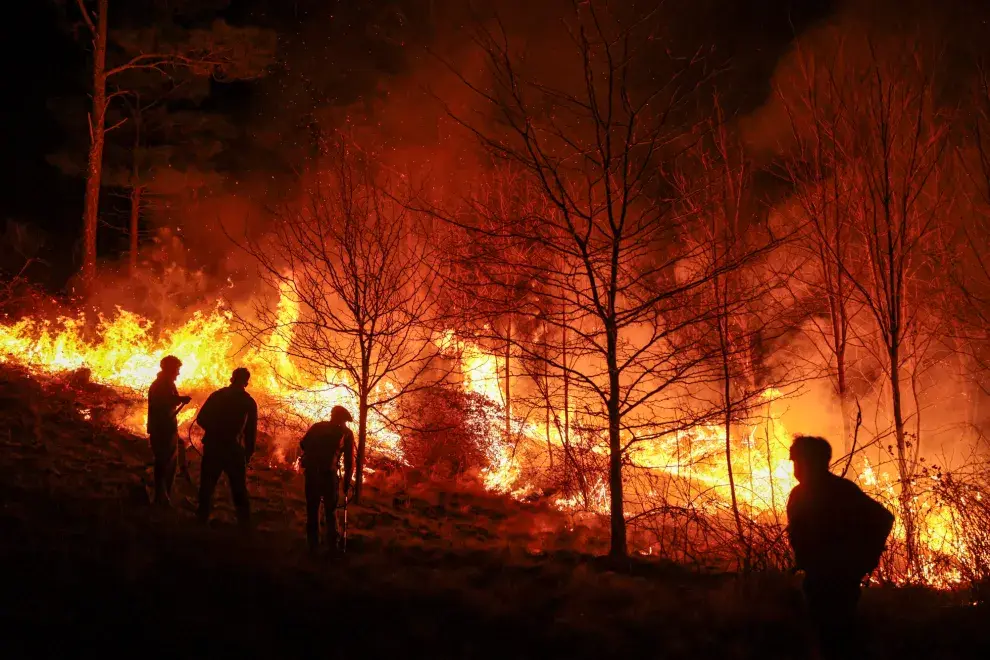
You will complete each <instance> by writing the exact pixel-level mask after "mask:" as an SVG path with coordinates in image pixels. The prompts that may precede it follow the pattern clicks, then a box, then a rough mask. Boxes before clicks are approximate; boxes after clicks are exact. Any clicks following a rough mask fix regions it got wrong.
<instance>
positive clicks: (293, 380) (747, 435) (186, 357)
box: [0, 292, 970, 586]
mask: <svg viewBox="0 0 990 660" xmlns="http://www.w3.org/2000/svg"><path fill="white" fill-rule="evenodd" d="M284 293H285V292H283V294H284ZM298 313H299V311H298V308H297V306H295V305H293V304H292V302H291V300H290V299H289V297H288V296H286V295H283V296H282V298H281V300H280V302H279V307H278V319H279V329H278V330H276V331H275V332H273V333H272V334H271V336H270V337H268V338H267V339H266V340H265V341H264V342H262V345H261V346H259V347H258V348H254V349H246V350H239V349H241V348H242V347H241V346H239V345H238V342H237V341H236V334H235V333H234V332H233V331H232V326H233V323H232V322H233V318H232V314H231V313H230V312H229V311H228V310H227V309H225V308H224V307H223V306H218V307H217V308H215V309H213V310H212V311H208V312H196V313H194V314H193V315H192V316H191V317H190V318H189V320H188V321H187V322H186V323H184V324H182V325H181V326H179V327H176V328H173V329H168V330H165V331H162V332H153V325H152V323H151V321H149V320H147V319H144V318H142V317H140V316H138V315H136V314H133V313H130V312H127V311H125V310H118V312H117V314H116V315H115V316H114V317H113V318H103V317H101V318H99V319H98V322H97V323H96V324H95V326H90V325H89V324H87V321H86V319H85V318H84V317H82V316H79V317H75V318H70V317H62V318H59V319H57V320H55V321H48V320H39V319H35V318H25V319H22V320H20V321H17V322H13V323H9V324H0V361H11V362H15V363H18V364H21V365H23V366H26V367H28V368H30V369H32V370H35V371H38V372H44V373H59V372H66V371H72V370H76V369H80V368H86V369H89V370H90V375H91V378H92V380H93V381H95V382H98V383H101V384H104V385H108V386H112V387H115V388H119V389H121V390H126V391H130V392H131V393H133V394H136V395H143V393H144V392H146V390H147V387H148V385H149V384H150V383H151V382H152V381H153V380H154V378H155V375H156V374H157V372H158V363H159V361H160V359H161V358H162V357H164V356H165V355H169V354H171V355H176V356H178V357H179V358H180V359H181V360H182V362H183V366H182V371H181V374H180V376H179V379H178V383H177V385H178V387H179V389H180V391H182V392H188V393H190V394H194V395H196V396H195V397H194V398H196V399H201V398H202V397H201V396H199V395H201V394H203V393H205V392H206V391H208V390H211V389H215V388H219V387H223V386H224V385H226V384H227V379H228V377H229V375H230V373H231V371H232V369H233V368H234V367H236V366H247V367H248V368H249V369H251V371H252V373H253V374H254V376H253V378H252V383H251V391H252V392H253V393H254V395H255V397H256V398H258V399H259V403H260V404H261V406H262V409H263V410H264V409H265V408H266V407H268V408H271V409H275V410H277V411H279V412H281V413H283V414H285V415H288V416H289V417H290V418H292V419H295V420H297V422H299V423H302V424H308V423H311V422H313V421H316V420H319V419H324V418H326V417H327V416H328V413H329V410H330V408H331V407H332V406H334V405H338V404H339V405H344V406H345V407H347V408H349V409H350V410H357V399H356V396H355V394H354V391H353V388H352V387H350V382H349V378H348V376H347V375H346V374H343V373H326V374H324V375H323V377H322V378H314V377H313V375H312V374H311V373H309V372H305V371H303V370H300V369H299V368H298V367H297V366H296V365H295V364H294V363H293V361H292V360H291V359H290V358H289V357H288V356H287V355H286V349H288V348H289V347H290V345H291V342H292V332H291V328H292V324H293V322H294V321H295V320H296V319H297V317H298ZM435 341H436V343H437V344H438V345H440V346H441V347H444V348H449V349H456V350H457V351H458V352H459V355H460V356H461V360H462V375H463V383H464V387H465V388H466V389H468V390H470V391H472V392H475V393H477V394H480V395H483V396H485V397H488V398H489V399H491V400H492V401H493V402H495V404H496V406H497V407H498V406H500V410H502V414H503V415H504V404H503V401H504V398H503V392H502V379H503V378H504V375H503V374H504V365H505V358H504V357H499V356H497V355H494V354H492V353H489V352H486V351H485V350H483V349H482V348H481V347H480V346H479V345H477V344H474V343H472V342H468V341H462V340H460V339H459V338H458V337H457V336H456V334H455V333H454V332H452V331H451V332H447V333H445V334H444V335H442V336H441V337H438V338H436V340H435ZM394 386H395V385H394V384H387V385H385V387H387V388H392V387H394ZM779 396H780V393H779V392H776V391H773V390H768V391H767V392H766V393H765V394H764V404H763V408H764V410H762V411H760V415H761V421H760V422H759V423H754V424H753V425H752V426H749V427H746V426H744V425H739V426H738V427H734V428H732V429H731V432H732V434H733V439H732V443H731V444H732V449H733V453H732V472H733V476H734V478H735V484H736V496H737V499H738V501H739V506H740V511H741V512H742V513H743V514H744V515H745V516H746V517H747V519H749V520H763V521H771V520H776V521H778V522H779V521H783V520H784V517H785V507H786V501H787V495H788V493H789V492H790V490H791V488H792V487H793V485H794V483H795V482H794V478H793V473H792V467H791V463H790V460H789V458H788V447H789V444H790V435H789V434H788V432H787V430H786V429H785V428H784V426H783V424H782V423H781V421H780V418H779V416H778V414H777V412H776V411H775V410H774V401H775V400H776V399H777V397H779ZM196 411H197V408H196V407H195V406H188V407H186V408H185V409H184V410H182V412H181V413H180V416H179V421H180V423H181V424H182V425H187V424H189V423H190V422H191V421H192V419H193V418H194V416H195V414H196ZM512 412H515V411H512ZM557 414H558V415H562V414H563V413H562V412H561V413H557ZM84 415H85V416H86V417H87V418H88V417H89V416H90V411H89V410H86V411H85V412H84ZM503 419H504V417H503ZM557 422H558V425H556V426H553V425H551V426H549V427H548V425H547V423H546V422H545V421H544V422H543V423H542V424H537V423H533V422H525V423H523V422H521V421H519V420H518V419H517V418H516V417H515V416H512V415H510V420H509V430H510V434H509V435H510V437H506V434H505V425H504V424H502V425H494V426H493V428H492V429H491V431H490V438H489V441H490V442H489V449H488V463H489V464H488V465H487V466H485V468H484V470H483V472H482V477H483V479H484V483H485V485H486V487H487V488H488V489H490V490H492V491H495V492H501V493H506V494H510V495H513V496H516V497H521V496H523V495H529V494H532V493H536V492H538V490H539V489H538V488H536V486H535V485H534V484H533V483H532V482H531V481H528V478H529V477H528V476H527V474H528V473H527V470H526V467H527V466H526V465H525V463H524V462H525V460H527V459H525V458H522V457H525V456H532V455H533V452H534V451H537V452H538V451H545V448H546V447H547V446H550V447H557V448H560V447H562V446H563V440H562V439H561V437H560V432H559V429H560V428H562V424H563V418H561V419H559V420H557ZM123 423H124V425H125V426H127V427H130V428H131V429H132V430H134V431H137V432H139V433H143V431H144V424H145V414H144V410H143V406H142V407H139V408H135V410H134V411H132V413H131V415H130V417H129V418H128V419H126V420H124V421H123ZM276 426H277V424H276ZM283 428H285V427H284V426H283ZM298 432H299V427H298V426H296V427H293V429H292V431H291V432H287V433H286V434H285V437H283V438H281V440H280V439H279V438H278V437H277V436H278V435H279V434H278V433H277V432H276V433H274V435H275V436H276V440H277V442H276V445H275V446H274V447H273V448H272V461H273V463H281V464H284V465H287V466H291V467H296V468H298V460H297V459H296V458H295V456H294V454H293V453H292V452H291V451H289V450H288V448H289V447H290V446H292V443H291V442H287V440H289V441H291V440H294V439H297V438H298ZM571 433H572V436H573V437H577V436H579V433H578V432H577V431H574V430H572V431H571ZM725 445H726V441H725V429H724V428H722V427H720V426H699V427H696V428H693V429H690V430H688V431H682V432H679V433H676V434H671V435H669V436H661V437H660V438H658V439H651V440H646V441H642V442H639V443H634V444H633V445H632V446H631V449H630V453H629V456H628V458H629V460H630V461H631V463H632V465H633V467H634V468H635V469H634V470H631V471H630V476H629V477H628V479H629V481H630V484H629V485H630V487H629V488H627V494H630V493H633V492H640V493H647V494H652V493H653V486H652V485H649V484H647V483H646V482H643V483H639V482H637V481H636V480H640V481H642V476H641V475H643V474H647V475H654V476H656V475H665V476H666V477H668V478H672V479H675V480H677V482H678V483H682V484H690V485H691V486H690V488H689V489H688V490H689V491H690V492H692V493H695V494H697V493H701V492H704V493H706V494H707V497H708V498H709V499H708V500H707V502H708V504H705V505H704V507H705V508H706V510H707V509H712V510H719V511H721V513H722V514H724V513H725V512H726V511H727V506H728V504H727V503H728V502H729V501H730V496H731V492H730V488H729V478H728V467H727V465H726V460H725V455H726V454H725ZM522 446H525V448H526V449H527V450H529V451H520V447H522ZM400 447H401V444H400V435H399V433H397V432H396V431H395V430H393V429H392V428H391V427H390V426H389V424H388V423H387V422H386V419H385V418H384V417H383V416H380V415H378V414H376V413H374V412H373V411H372V412H371V413H370V415H369V448H370V450H371V451H373V452H377V453H378V454H380V455H382V454H383V455H386V456H388V457H390V458H392V459H394V460H397V461H399V462H400V463H401V462H404V461H403V458H402V453H401V449H400ZM593 450H594V451H595V452H600V453H602V454H603V453H604V452H605V451H606V449H605V447H604V446H601V445H597V446H595V447H594V448H593ZM860 473H861V474H860V477H859V481H860V483H861V485H862V486H863V487H864V489H865V490H867V492H869V493H871V494H873V495H874V496H877V497H879V498H880V499H882V500H883V501H884V502H885V503H886V504H887V506H888V508H891V509H892V510H894V511H895V512H896V511H897V508H898V507H897V497H896V493H897V484H896V479H893V478H891V476H890V475H888V474H886V473H885V472H880V471H877V469H876V468H875V466H873V465H871V464H870V463H869V462H868V461H865V462H864V463H863V464H862V466H861V470H860ZM637 475H640V476H637ZM634 486H635V487H634ZM919 490H920V489H919ZM587 491H588V492H587V501H586V500H585V499H584V498H583V497H581V496H579V495H576V494H573V493H569V494H564V495H560V496H557V497H556V498H555V499H554V503H555V504H556V505H557V506H558V507H560V508H562V509H578V508H590V509H591V510H593V511H597V512H599V513H608V511H609V499H608V488H607V483H606V481H605V479H604V478H603V477H602V476H600V475H599V476H593V477H592V481H591V483H590V484H588V489H587ZM682 492H683V491H682ZM631 497H632V495H630V498H631ZM629 504H630V499H629V498H627V507H628V506H629ZM916 504H917V510H916V511H915V515H916V516H917V517H918V520H919V527H920V529H921V530H922V531H921V542H922V544H923V545H924V546H925V547H926V548H927V549H928V550H930V551H931V552H930V553H929V554H930V555H931V556H937V555H942V556H950V557H955V558H957V559H959V560H960V561H963V560H965V558H966V556H967V553H968V552H970V550H969V548H967V546H966V543H965V542H964V540H963V535H961V534H960V533H959V530H958V528H957V517H955V516H953V515H952V512H951V511H949V510H947V509H945V508H940V507H938V506H933V505H931V504H930V503H929V504H926V503H925V501H923V500H921V499H918V500H917V502H916ZM627 515H628V511H627ZM895 535H896V536H898V537H899V538H903V537H904V528H903V522H902V520H901V519H900V517H899V518H898V522H897V525H896V527H895ZM650 552H652V545H651V546H650ZM926 556H927V555H926ZM921 572H922V575H921V576H913V577H914V578H915V579H921V580H922V581H925V582H927V583H929V584H934V585H938V586H949V585H951V584H952V583H955V582H958V581H959V580H960V579H961V576H960V575H959V574H958V572H953V570H949V569H946V568H944V567H942V566H936V564H935V563H934V562H933V561H931V562H926V563H924V564H923V565H922V567H921Z"/></svg>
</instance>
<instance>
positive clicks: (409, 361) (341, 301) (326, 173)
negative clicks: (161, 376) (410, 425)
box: [242, 137, 443, 499]
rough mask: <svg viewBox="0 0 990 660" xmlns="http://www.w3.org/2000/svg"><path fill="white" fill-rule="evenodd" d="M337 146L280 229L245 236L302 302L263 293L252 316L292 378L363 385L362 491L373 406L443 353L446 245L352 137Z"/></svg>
mask: <svg viewBox="0 0 990 660" xmlns="http://www.w3.org/2000/svg"><path fill="white" fill-rule="evenodd" d="M325 147H326V153H325V156H324V158H322V159H321V160H320V164H319V171H318V172H317V173H316V174H315V177H314V178H313V180H312V181H310V182H307V183H306V184H305V186H304V187H305V190H304V193H303V199H302V201H301V203H300V204H298V205H287V206H285V207H283V208H281V209H280V210H278V211H276V212H275V213H274V214H273V217H272V221H273V222H272V225H271V231H270V234H268V235H265V236H255V237H250V238H249V239H248V241H247V243H246V244H245V246H244V247H245V248H246V249H247V251H248V252H249V253H250V254H251V255H252V256H253V257H254V258H255V259H256V260H257V262H258V264H259V267H260V272H261V277H262V279H263V280H264V282H265V283H266V284H267V285H268V286H269V288H270V289H271V291H272V293H279V294H280V295H282V296H284V297H286V298H287V299H288V300H289V302H290V303H291V304H292V305H294V306H297V307H298V309H299V312H298V315H296V316H294V317H292V318H286V316H285V315H284V314H281V313H280V311H279V309H278V308H277V307H275V306H271V305H265V304H259V305H257V307H256V309H255V317H254V318H251V319H242V321H243V329H244V330H245V331H246V332H247V333H249V335H250V336H251V337H263V336H271V335H272V334H273V333H274V334H275V335H276V336H278V337H279V339H278V340H277V341H276V342H274V343H273V342H271V341H270V340H269V341H268V344H267V345H268V346H272V347H273V351H274V353H275V354H274V356H273V357H274V359H276V360H283V359H284V358H286V357H288V358H290V359H291V360H292V361H293V362H294V363H295V364H296V365H299V369H300V370H301V374H297V375H290V376H287V377H285V378H286V380H287V381H288V384H289V385H290V386H292V387H297V388H310V389H311V388H312V387H313V383H315V384H317V385H318V384H323V385H325V386H327V387H336V386H343V387H345V388H347V389H348V390H350V391H352V392H353V394H354V396H355V397H356V399H357V405H358V410H357V412H358V419H357V422H358V438H357V440H358V442H357V462H356V467H357V477H356V486H355V495H354V496H355V498H356V499H359V498H360V495H361V490H362V468H363V466H364V463H365V452H366V444H367V439H368V415H369V412H371V411H375V412H376V413H378V414H380V415H382V416H384V417H386V418H387V416H388V412H389V411H388V407H389V406H390V404H392V403H393V402H395V401H396V400H397V399H398V398H399V397H401V396H403V395H404V394H406V393H408V392H411V391H413V390H415V389H417V388H418V387H420V386H423V385H424V384H425V378H426V376H427V374H430V373H432V372H431V369H432V368H433V366H434V365H433V358H434V357H436V356H437V355H438V351H439V349H438V347H437V346H436V345H435V344H434V343H433V342H432V338H433V336H434V333H435V332H436V331H438V330H440V329H442V328H440V326H439V325H438V318H439V312H440V310H441V309H442V306H441V304H440V302H439V297H438V295H437V291H436V290H435V284H436V281H437V277H438V276H437V268H438V264H439V263H440V254H439V249H438V248H437V247H436V245H435V243H431V242H430V241H429V240H427V237H426V236H424V235H422V234H418V233H417V232H416V227H415V226H414V225H415V221H416V218H415V217H413V214H412V213H411V212H410V211H408V210H407V209H406V208H405V207H404V206H403V204H401V203H400V202H399V201H397V200H398V197H397V195H398V191H397V190H395V189H393V188H392V187H391V185H390V182H389V181H387V180H381V179H379V180H376V175H375V172H374V170H373V167H374V164H373V163H369V162H368V161H367V160H366V159H365V158H363V157H362V156H361V155H360V154H359V153H357V152H356V151H355V150H353V149H352V148H351V147H349V145H348V143H347V142H346V141H345V140H344V139H342V138H339V137H337V138H333V139H329V140H326V141H325ZM442 376H443V374H439V375H438V376H437V379H438V378H442ZM434 380H436V379H434ZM431 382H433V381H431Z"/></svg>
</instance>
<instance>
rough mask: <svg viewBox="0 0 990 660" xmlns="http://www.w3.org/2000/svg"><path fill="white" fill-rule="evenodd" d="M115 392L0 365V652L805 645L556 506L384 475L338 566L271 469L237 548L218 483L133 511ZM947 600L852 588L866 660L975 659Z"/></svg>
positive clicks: (778, 611)
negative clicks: (213, 491) (860, 592)
mask: <svg viewBox="0 0 990 660" xmlns="http://www.w3.org/2000/svg"><path fill="white" fill-rule="evenodd" d="M115 396H117V395H114V394H113V393H112V391H109V390H106V389H104V388H100V387H98V386H92V385H80V384H78V383H76V384H74V383H72V382H70V381H66V380H58V379H55V380H48V379H45V380H38V379H35V378H33V377H29V376H28V375H27V374H25V373H23V372H19V371H15V370H12V369H10V368H6V367H3V368H0V445H2V447H0V502H2V508H0V561H2V565H3V566H4V567H5V568H6V569H7V575H8V577H7V579H6V580H5V585H4V589H3V591H2V593H3V599H2V612H3V619H4V622H3V628H4V629H5V630H7V631H8V632H7V633H5V634H4V635H3V636H2V637H0V640H2V641H0V649H3V650H4V657H38V656H52V655H55V654H60V655H64V654H70V655H81V654H83V653H85V652H87V651H90V652H98V653H101V654H102V655H104V656H107V655H108V654H109V656H111V657H112V656H114V655H117V654H120V653H123V652H140V653H142V654H147V653H149V652H150V653H151V654H152V655H164V654H166V653H167V654H170V655H171V654H179V655H181V656H200V655H207V654H209V655H216V654H218V653H223V654H224V655H226V656H227V657H231V656H232V655H233V654H238V655H240V656H242V657H266V658H277V657H287V656H290V655H297V654H300V653H306V654H309V653H319V654H321V655H324V656H329V657H397V656H401V655H403V654H406V655H413V656H420V657H426V656H431V657H435V658H436V657H462V658H474V657H500V658H528V657H534V658H535V657H540V658H546V657H571V658H585V657H587V658H592V657H594V658H602V657H631V656H644V655H645V656H647V657H657V656H661V657H667V658H680V657H683V658H715V657H718V658H746V657H760V658H772V657H780V658H785V657H805V656H806V655H807V647H806V643H805V641H804V637H803V634H804V633H803V631H802V627H801V623H800V615H799V601H798V600H797V599H796V595H795V592H794V591H793V590H792V589H791V588H790V587H789V586H788V583H787V581H786V580H784V579H783V578H782V577H780V576H773V575H762V576H758V577H756V578H751V579H746V580H743V579H740V578H738V577H736V576H732V575H711V574H709V575H701V574H699V573H697V572H694V571H691V570H688V569H687V568H682V567H678V566H672V565H668V564H663V563H659V562H656V561H651V562H643V561H637V562H635V563H631V564H629V565H626V566H620V567H617V566H614V565H611V566H610V565H608V564H606V563H604V562H602V561H601V560H598V559H595V558H594V557H593V556H592V555H590V554H584V553H582V552H578V551H577V550H576V549H577V548H580V549H582V550H584V551H585V552H586V551H588V550H594V549H595V548H596V539H595V538H594V536H593V534H592V532H591V530H587V529H584V530H582V529H580V528H578V529H576V530H574V531H572V532H570V533H569V534H568V535H565V536H567V538H560V537H558V535H557V533H556V532H555V531H552V530H555V529H558V528H559V527H558V523H559V522H560V521H559V520H555V519H554V516H557V517H559V516H560V515H562V514H559V513H556V512H553V511H552V510H550V509H548V508H545V507H541V506H539V505H525V504H520V503H516V502H513V501H511V500H508V499H503V498H499V497H495V496H491V495H488V494H484V493H482V492H468V491H466V490H464V489H453V488H450V487H445V486H443V485H439V484H433V485H430V484H420V485H419V486H417V487H410V486H409V485H408V482H407V481H405V480H404V479H402V478H401V475H399V476H397V475H393V476H392V477H389V478H386V477H381V476H379V477H378V478H376V479H372V480H371V482H370V483H369V491H368V497H367V498H366V502H365V504H364V505H363V506H362V507H355V508H354V509H352V512H351V521H350V524H351V541H350V549H349V553H348V554H347V555H346V556H344V557H341V558H339V559H338V560H334V561H313V560H311V559H309V558H308V557H307V555H306V553H305V543H304V540H303V534H302V529H303V519H302V516H303V511H304V507H303V500H302V488H301V486H302V484H301V477H299V476H298V475H296V474H295V473H293V472H289V471H284V470H274V469H268V468H265V467H254V468H253V469H252V470H251V471H250V473H249V487H250V489H251V494H252V498H253V499H252V503H253V506H254V511H255V518H256V522H257V527H258V529H257V531H256V533H255V534H254V535H253V536H252V537H251V538H250V539H244V538H242V537H241V536H240V535H239V534H238V533H237V531H236V528H235V526H234V524H233V511H232V509H231V507H230V505H229V503H228V501H227V499H226V498H227V494H226V491H225V487H223V486H221V491H222V492H221V493H219V494H218V511H217V513H216V514H215V518H217V521H216V523H215V524H214V525H213V526H212V527H211V528H210V529H204V528H202V527H200V526H199V525H197V524H196V522H195V519H194V517H193V514H192V501H193V500H194V496H193V490H192V487H191V485H190V484H189V483H188V482H186V481H183V480H182V479H181V477H180V479H179V481H178V488H177V490H178V491H179V492H178V494H177V496H176V498H175V499H176V501H177V502H178V506H177V507H176V509H174V510H172V511H165V512H162V511H158V510H156V509H153V508H151V507H150V506H149V505H148V497H147V490H146V488H147V484H148V482H149V481H150V470H151V467H150V456H149V452H148V450H147V445H146V441H145V440H144V439H143V438H138V437H135V436H133V435H130V434H128V433H125V432H123V431H121V430H119V429H118V428H117V427H115V426H114V425H112V424H110V423H109V422H108V421H106V419H107V415H108V414H109V412H110V411H111V409H112V407H113V405H114V401H113V397H115ZM193 463H194V465H193V477H194V478H195V477H196V476H198V475H197V473H196V465H195V463H196V462H195V461H193ZM564 527H565V528H567V526H566V525H565V526H564ZM540 529H543V530H551V531H545V532H543V533H542V536H541V533H540V532H539V531H538V530H540ZM589 535H591V536H590V537H589ZM549 536H553V537H554V538H548V537H549ZM537 547H539V548H543V549H549V551H546V552H542V553H540V554H539V555H536V554H534V553H533V549H534V548H537ZM966 600H968V599H967V598H966V597H964V596H963V595H961V594H938V593H935V592H930V591H923V590H911V591H907V590H888V589H869V590H867V592H866V594H865V597H864V611H865V613H866V615H867V617H868V618H869V620H870V622H871V625H872V626H873V629H874V631H875V632H874V640H873V647H874V648H873V649H872V650H873V656H874V657H878V658H907V657H911V658H920V657H933V658H956V657H986V656H985V653H986V652H987V650H990V643H988V638H990V635H988V633H987V632H986V629H985V622H986V611H985V610H984V609H983V608H980V607H974V606H972V605H969V604H967V603H965V602H964V601H966Z"/></svg>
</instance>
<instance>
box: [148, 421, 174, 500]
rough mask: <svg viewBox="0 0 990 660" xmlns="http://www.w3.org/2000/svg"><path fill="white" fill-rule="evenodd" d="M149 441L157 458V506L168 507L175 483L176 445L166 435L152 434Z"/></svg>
mask: <svg viewBox="0 0 990 660" xmlns="http://www.w3.org/2000/svg"><path fill="white" fill-rule="evenodd" d="M149 441H150V443H151V453H152V454H153V455H154V458H155V504H157V505H158V506H168V504H169V495H170V493H171V491H172V483H173V482H174V481H175V445H174V444H173V443H172V437H171V436H170V435H169V434H165V433H155V434H152V435H151V437H150V438H149Z"/></svg>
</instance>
